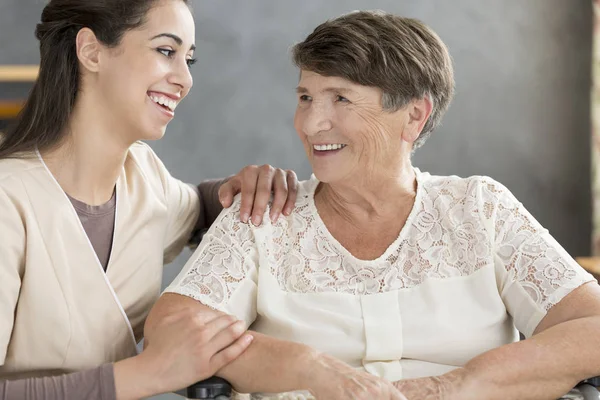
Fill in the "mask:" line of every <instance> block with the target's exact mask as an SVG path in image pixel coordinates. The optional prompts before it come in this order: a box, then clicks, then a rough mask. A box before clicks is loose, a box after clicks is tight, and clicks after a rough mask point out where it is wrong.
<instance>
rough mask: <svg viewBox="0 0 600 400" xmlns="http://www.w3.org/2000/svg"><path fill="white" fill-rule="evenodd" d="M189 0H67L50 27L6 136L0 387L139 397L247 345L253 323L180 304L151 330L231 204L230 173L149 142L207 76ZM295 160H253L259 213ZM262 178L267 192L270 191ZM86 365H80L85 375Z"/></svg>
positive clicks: (288, 184)
mask: <svg viewBox="0 0 600 400" xmlns="http://www.w3.org/2000/svg"><path fill="white" fill-rule="evenodd" d="M194 30H195V28H194V21H193V17H192V14H191V12H190V10H189V8H188V2H187V0H52V1H50V2H49V4H48V5H47V6H46V7H45V8H44V11H43V13H42V20H41V23H40V24H38V26H37V29H36V36H37V38H38V39H39V40H40V52H41V64H40V74H39V78H38V80H37V82H36V83H35V85H34V88H33V90H32V92H31V94H30V97H29V99H28V101H27V104H26V106H25V108H24V110H23V112H22V113H21V116H20V119H19V121H18V123H17V124H16V126H15V127H14V128H13V129H12V130H10V131H8V132H7V133H6V134H5V135H4V136H3V137H2V140H1V141H0V210H1V212H0V232H1V237H2V240H0V277H1V279H0V399H8V398H10V399H12V398H24V399H26V398H35V399H54V398H56V399H65V398H68V399H79V398H82V399H83V398H85V399H112V398H115V397H116V398H117V399H129V398H140V397H145V396H151V395H153V394H157V393H162V392H167V391H171V390H175V389H179V388H182V387H185V386H187V385H189V384H191V383H193V382H195V381H198V380H201V379H203V378H205V377H208V376H211V375H212V374H214V372H215V371H217V370H218V369H220V368H221V367H222V366H223V365H225V364H226V363H228V362H230V361H231V360H233V359H234V358H236V357H237V356H238V355H240V354H241V352H242V351H244V349H245V348H246V347H247V346H248V344H249V343H250V341H249V336H247V335H243V332H244V329H243V328H244V327H243V323H239V322H236V321H235V320H234V319H231V318H229V317H220V318H214V319H204V320H200V319H198V318H197V317H195V316H193V315H189V314H186V313H179V314H178V315H175V316H173V317H172V318H171V319H170V320H169V321H167V323H165V324H163V325H162V326H161V327H160V328H159V332H158V334H155V335H154V337H153V339H152V341H151V342H150V343H148V346H147V349H146V350H144V351H143V352H142V353H141V354H139V355H137V353H136V343H137V342H138V341H139V340H140V339H141V336H142V329H143V324H144V320H145V318H146V315H147V314H148V312H149V310H150V307H151V306H152V304H153V303H154V302H155V300H156V299H157V298H158V296H159V291H160V284H161V276H162V268H163V265H164V263H165V262H168V261H169V260H172V259H173V258H174V257H175V256H176V255H177V254H178V253H179V252H180V251H181V250H182V248H183V247H184V246H185V245H186V243H188V241H189V239H190V237H191V236H192V234H193V231H194V229H201V228H203V227H206V226H207V225H209V224H210V222H212V220H213V219H214V218H215V216H216V215H217V214H218V212H219V211H220V209H221V208H220V205H219V201H218V200H217V194H216V192H217V190H218V186H219V185H220V183H221V182H216V183H215V182H209V183H206V184H205V185H200V190H199V191H198V190H197V188H196V187H194V186H190V185H187V184H184V183H182V182H180V181H179V180H177V179H175V178H173V177H172V176H171V175H170V174H169V172H168V171H167V169H166V168H165V167H164V165H163V164H162V163H161V161H160V160H159V159H158V157H157V156H156V155H155V154H154V153H153V152H152V150H151V149H150V148H149V147H148V146H147V145H145V144H143V143H141V142H140V140H155V139H159V138H161V137H162V136H163V134H164V132H165V128H166V126H167V124H168V123H169V121H171V120H172V119H173V117H174V111H175V109H176V107H177V105H178V104H179V103H180V102H181V101H182V100H183V98H184V97H185V96H186V95H187V94H188V92H189V90H190V89H191V87H192V77H191V75H190V71H189V66H190V65H191V64H193V62H194V60H193V53H194V35H195V32H194ZM296 186H297V181H296V178H295V175H294V174H293V172H291V171H282V170H279V169H277V170H275V169H273V168H271V167H269V166H266V167H264V168H258V167H247V168H245V169H244V170H242V171H241V172H240V173H239V174H238V175H236V176H235V177H233V178H232V179H230V180H229V181H228V182H227V184H226V185H224V187H222V189H221V195H222V199H223V204H224V205H225V206H228V205H229V204H231V202H232V200H233V195H234V194H235V193H237V192H239V191H242V192H244V201H245V205H246V209H245V210H244V211H242V218H243V219H245V220H247V219H248V216H249V215H245V214H249V213H250V210H251V209H252V203H253V199H254V200H255V201H254V213H253V218H252V222H253V223H256V224H258V223H260V222H261V221H260V217H261V216H262V215H263V211H264V210H265V208H266V206H267V202H268V200H269V197H270V194H271V188H272V187H274V188H275V197H274V200H273V203H274V204H275V205H276V206H275V208H276V210H275V211H274V212H272V213H271V216H272V217H273V218H274V219H276V218H277V216H278V214H279V213H280V212H281V210H284V212H285V213H288V214H289V212H290V211H291V208H292V206H293V202H294V200H295V190H296ZM256 189H259V190H256ZM76 371H79V372H76Z"/></svg>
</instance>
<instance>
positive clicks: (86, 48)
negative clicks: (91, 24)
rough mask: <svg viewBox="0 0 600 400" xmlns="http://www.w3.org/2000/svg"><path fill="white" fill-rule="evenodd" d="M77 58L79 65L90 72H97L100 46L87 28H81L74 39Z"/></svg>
mask: <svg viewBox="0 0 600 400" xmlns="http://www.w3.org/2000/svg"><path fill="white" fill-rule="evenodd" d="M75 45H76V49H77V58H78V59H79V62H80V63H81V65H82V66H83V67H84V68H85V69H87V70H89V71H90V72H97V71H98V69H99V64H100V51H101V49H102V46H101V44H100V42H99V41H98V38H96V35H95V34H94V32H93V31H92V30H91V29H89V28H82V29H81V30H80V31H79V32H78V33H77V37H76V39H75Z"/></svg>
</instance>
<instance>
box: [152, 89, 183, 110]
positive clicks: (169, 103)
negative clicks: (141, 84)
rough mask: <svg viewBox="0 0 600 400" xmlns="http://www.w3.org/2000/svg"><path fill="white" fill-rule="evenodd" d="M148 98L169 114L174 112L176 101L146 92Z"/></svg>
mask: <svg viewBox="0 0 600 400" xmlns="http://www.w3.org/2000/svg"><path fill="white" fill-rule="evenodd" d="M148 98H149V99H150V100H152V101H153V102H154V103H156V105H157V106H159V107H161V108H163V109H164V110H165V111H168V112H170V113H173V112H175V108H176V107H177V101H176V100H173V99H171V98H169V97H167V96H165V95H161V94H159V93H154V92H148Z"/></svg>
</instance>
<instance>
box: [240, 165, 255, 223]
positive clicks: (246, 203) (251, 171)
mask: <svg viewBox="0 0 600 400" xmlns="http://www.w3.org/2000/svg"><path fill="white" fill-rule="evenodd" d="M240 174H241V176H240V185H241V188H240V189H241V191H242V203H241V206H240V219H241V220H242V222H248V218H250V212H252V205H253V204H254V196H255V194H256V185H257V182H258V167H257V166H255V165H250V166H247V167H246V168H244V169H243V170H242V171H240ZM240 174H238V175H240Z"/></svg>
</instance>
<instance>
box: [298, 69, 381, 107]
mask: <svg viewBox="0 0 600 400" xmlns="http://www.w3.org/2000/svg"><path fill="white" fill-rule="evenodd" d="M305 91H309V92H311V93H324V92H343V93H344V94H354V95H356V96H360V97H362V98H373V99H374V100H379V99H380V97H381V94H382V91H381V89H379V88H377V87H373V86H364V85H360V84H358V83H355V82H352V81H349V80H348V79H345V78H342V77H339V76H324V75H320V74H318V73H316V72H313V71H307V70H302V71H301V72H300V81H299V82H298V92H305Z"/></svg>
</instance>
